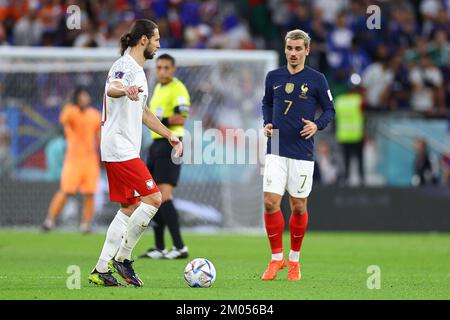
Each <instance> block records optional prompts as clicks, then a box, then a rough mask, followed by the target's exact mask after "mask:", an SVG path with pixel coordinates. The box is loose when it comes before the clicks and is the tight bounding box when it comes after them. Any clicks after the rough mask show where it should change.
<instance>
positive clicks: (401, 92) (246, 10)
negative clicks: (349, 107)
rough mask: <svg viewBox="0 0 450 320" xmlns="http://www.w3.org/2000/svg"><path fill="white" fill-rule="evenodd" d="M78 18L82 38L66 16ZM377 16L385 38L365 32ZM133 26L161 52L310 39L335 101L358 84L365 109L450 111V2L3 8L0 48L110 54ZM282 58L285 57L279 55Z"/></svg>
mask: <svg viewBox="0 0 450 320" xmlns="http://www.w3.org/2000/svg"><path fill="white" fill-rule="evenodd" d="M72 4H75V5H78V6H79V7H80V8H81V13H82V15H81V16H82V20H81V29H80V30H69V31H68V30H67V27H66V20H65V18H66V16H67V13H66V9H67V7H68V6H70V5H72ZM371 4H376V5H378V6H379V7H380V8H381V18H382V20H381V28H380V29H379V30H369V29H368V28H367V26H366V20H367V16H368V15H367V13H366V10H367V7H368V6H369V5H371ZM137 18H150V19H153V20H155V21H156V22H157V23H158V26H159V29H160V32H161V39H162V41H161V45H162V47H163V48H196V49H206V48H211V49H247V50H251V49H274V50H277V51H279V52H280V53H282V48H283V38H284V35H285V33H286V32H287V31H288V30H291V29H294V28H300V29H303V30H305V31H307V32H308V33H309V34H310V35H311V37H312V39H313V41H312V51H311V56H310V58H309V64H310V65H312V66H313V67H316V68H318V69H320V70H321V71H322V72H324V73H326V74H327V76H328V77H329V81H331V82H332V84H331V86H332V87H333V89H334V92H335V94H338V93H340V92H341V91H344V90H345V89H346V87H347V81H350V79H351V75H352V74H357V75H359V76H360V77H362V85H363V87H364V88H365V89H366V93H365V98H366V99H365V102H366V107H367V108H371V109H377V110H379V109H388V110H397V109H400V110H415V111H417V112H421V113H424V114H427V115H433V116H445V115H446V114H447V113H448V110H449V108H450V72H449V71H450V55H449V47H450V42H449V39H450V1H448V0H410V1H406V0H398V1H370V0H362V1H360V0H358V1H351V0H339V1H329V0H316V1H312V0H310V1H308V0H306V1H301V0H266V1H264V0H235V1H230V0H229V1H217V0H203V1H202V0H185V1H181V0H131V1H126V0H66V1H64V0H14V1H13V0H0V21H1V23H0V45H13V46H51V47H53V46H74V47H115V46H117V42H118V39H119V37H120V35H122V34H123V33H124V32H126V30H127V29H128V28H129V26H130V23H132V21H133V20H135V19H137ZM281 56H282V55H281Z"/></svg>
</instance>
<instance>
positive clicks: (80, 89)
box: [72, 86, 89, 105]
mask: <svg viewBox="0 0 450 320" xmlns="http://www.w3.org/2000/svg"><path fill="white" fill-rule="evenodd" d="M83 92H86V93H87V94H89V92H88V91H87V89H86V88H85V87H82V86H80V87H76V88H75V90H74V91H73V94H72V103H73V104H76V105H78V97H79V96H80V94H81V93H83Z"/></svg>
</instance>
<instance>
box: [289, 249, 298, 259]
mask: <svg viewBox="0 0 450 320" xmlns="http://www.w3.org/2000/svg"><path fill="white" fill-rule="evenodd" d="M299 260H300V251H292V250H291V251H289V261H292V262H298V261H299Z"/></svg>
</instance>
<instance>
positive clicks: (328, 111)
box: [300, 74, 335, 139]
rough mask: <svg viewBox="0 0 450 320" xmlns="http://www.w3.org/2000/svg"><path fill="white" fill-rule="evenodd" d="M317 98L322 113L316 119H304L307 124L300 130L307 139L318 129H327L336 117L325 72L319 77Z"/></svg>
mask: <svg viewBox="0 0 450 320" xmlns="http://www.w3.org/2000/svg"><path fill="white" fill-rule="evenodd" d="M317 100H318V102H319V105H320V106H321V108H322V114H321V115H320V117H319V118H318V119H316V120H314V121H310V120H305V119H302V121H303V123H304V124H305V126H304V127H303V130H302V131H300V135H301V136H302V137H304V138H305V139H309V138H311V137H312V136H313V135H314V134H315V133H316V132H317V130H323V129H325V128H326V127H327V126H328V124H329V123H330V122H331V121H332V120H333V119H334V115H335V110H334V104H333V96H332V95H331V91H330V88H329V86H328V82H327V79H326V78H325V76H324V75H323V74H321V77H320V78H319V86H318V89H317Z"/></svg>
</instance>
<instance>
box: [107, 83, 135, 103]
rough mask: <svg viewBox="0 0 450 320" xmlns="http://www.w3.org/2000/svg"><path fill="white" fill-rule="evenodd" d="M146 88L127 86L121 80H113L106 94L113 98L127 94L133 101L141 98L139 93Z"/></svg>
mask: <svg viewBox="0 0 450 320" xmlns="http://www.w3.org/2000/svg"><path fill="white" fill-rule="evenodd" d="M143 91H144V90H143V89H142V88H141V87H138V86H125V85H124V84H123V83H122V82H121V81H117V80H116V81H111V83H109V85H108V87H107V88H106V95H107V96H108V97H111V98H120V97H123V96H127V97H128V98H129V99H130V100H132V101H138V100H139V93H140V92H143Z"/></svg>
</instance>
